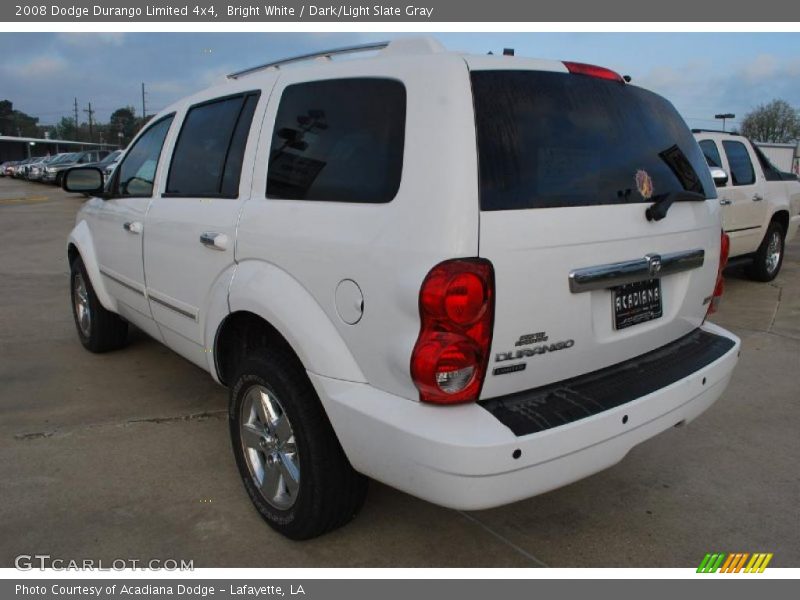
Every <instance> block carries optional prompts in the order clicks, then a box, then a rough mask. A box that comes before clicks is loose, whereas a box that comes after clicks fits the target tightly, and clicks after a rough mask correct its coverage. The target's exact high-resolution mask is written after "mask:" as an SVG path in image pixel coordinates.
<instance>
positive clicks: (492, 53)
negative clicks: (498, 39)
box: [486, 50, 494, 56]
mask: <svg viewBox="0 0 800 600" xmlns="http://www.w3.org/2000/svg"><path fill="white" fill-rule="evenodd" d="M486 54H488V55H489V56H493V55H494V52H492V51H491V50H489V51H488V52H487V53H486Z"/></svg>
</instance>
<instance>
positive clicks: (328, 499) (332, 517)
mask: <svg viewBox="0 0 800 600" xmlns="http://www.w3.org/2000/svg"><path fill="white" fill-rule="evenodd" d="M232 384H233V385H232V386H231V390H230V407H229V415H228V416H229V423H230V431H231V443H232V446H233V454H234V456H235V458H236V465H237V467H238V468H239V474H240V476H241V478H242V482H243V483H244V487H245V489H246V490H247V494H248V495H249V496H250V500H251V501H252V502H253V504H254V505H255V507H256V509H257V510H258V512H259V514H260V515H261V517H262V518H263V519H264V520H265V521H266V522H267V523H268V524H269V525H270V527H272V528H273V529H274V530H275V531H277V532H279V533H281V534H283V535H284V536H286V537H288V538H290V539H293V540H305V539H310V538H313V537H317V536H320V535H322V534H324V533H327V532H328V531H331V530H333V529H336V528H338V527H341V526H342V525H344V524H345V523H348V522H349V521H350V520H352V519H353V518H354V517H355V515H356V514H357V513H358V511H359V510H360V509H361V506H362V505H363V503H364V499H365V497H366V492H367V479H366V477H364V476H363V475H360V474H359V473H357V472H356V471H355V470H354V469H353V467H352V466H351V465H350V462H349V461H348V460H347V457H346V456H345V454H344V450H342V447H341V445H340V444H339V441H338V439H337V438H336V434H335V433H334V431H333V428H332V427H331V424H330V422H329V421H328V417H327V415H326V414H325V411H324V410H323V408H322V405H321V404H320V401H319V397H318V396H317V394H316V392H315V390H314V387H313V386H312V385H311V382H310V381H309V379H308V376H307V375H306V372H305V370H304V369H303V367H302V365H301V364H300V362H299V361H298V360H297V359H296V358H295V357H294V356H293V355H292V354H291V353H290V351H288V350H286V349H282V348H266V349H262V350H259V351H257V352H255V353H253V354H251V355H250V356H249V357H248V358H246V359H245V360H244V361H243V362H242V363H241V365H239V368H238V370H237V373H236V375H235V377H234V378H233V381H232ZM259 415H260V416H259Z"/></svg>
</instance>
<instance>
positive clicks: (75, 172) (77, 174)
mask: <svg viewBox="0 0 800 600" xmlns="http://www.w3.org/2000/svg"><path fill="white" fill-rule="evenodd" d="M61 187H63V188H64V191H67V192H77V193H82V194H89V195H91V196H100V195H102V194H103V172H102V171H101V170H100V169H98V168H97V167H73V168H71V169H68V170H67V172H66V173H65V174H64V177H63V178H62V179H61Z"/></svg>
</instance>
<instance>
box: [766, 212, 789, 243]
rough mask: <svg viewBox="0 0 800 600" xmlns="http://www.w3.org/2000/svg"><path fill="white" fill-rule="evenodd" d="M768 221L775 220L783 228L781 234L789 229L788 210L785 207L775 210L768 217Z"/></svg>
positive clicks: (784, 233)
mask: <svg viewBox="0 0 800 600" xmlns="http://www.w3.org/2000/svg"><path fill="white" fill-rule="evenodd" d="M770 222H777V223H778V224H780V226H781V227H782V228H783V235H784V237H785V236H786V233H787V232H788V231H789V211H788V210H785V209H780V210H776V211H775V212H774V213H773V214H772V218H770Z"/></svg>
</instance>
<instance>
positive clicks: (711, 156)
mask: <svg viewBox="0 0 800 600" xmlns="http://www.w3.org/2000/svg"><path fill="white" fill-rule="evenodd" d="M700 149H701V150H702V151H703V155H704V156H705V157H706V162H707V163H708V166H709V167H722V159H721V158H720V156H719V149H718V148H717V144H716V143H715V142H714V140H703V141H701V142H700Z"/></svg>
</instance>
